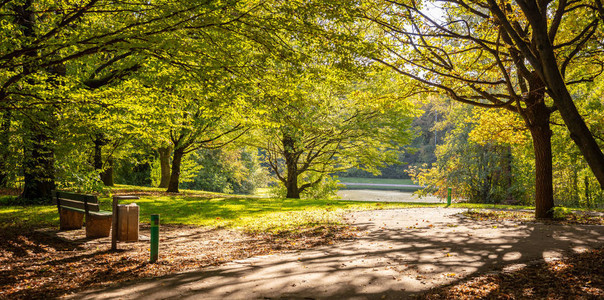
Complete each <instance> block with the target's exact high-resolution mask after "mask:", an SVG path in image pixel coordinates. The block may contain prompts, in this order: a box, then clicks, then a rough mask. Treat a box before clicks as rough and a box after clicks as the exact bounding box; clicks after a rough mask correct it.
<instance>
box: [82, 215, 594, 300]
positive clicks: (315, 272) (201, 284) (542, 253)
mask: <svg viewBox="0 0 604 300" xmlns="http://www.w3.org/2000/svg"><path fill="white" fill-rule="evenodd" d="M461 211H462V210H460V209H444V208H433V209H419V208H411V209H405V210H386V211H373V212H355V213H352V215H351V216H349V217H350V218H351V220H353V222H354V224H355V225H356V226H358V227H359V228H361V229H364V230H366V233H365V234H364V235H362V236H361V237H360V238H358V239H356V240H352V241H345V242H341V243H338V244H336V245H331V246H322V247H320V248H316V249H314V250H306V251H300V252H295V253H287V254H281V255H279V256H276V255H272V256H266V257H256V258H249V259H246V260H242V261H237V262H236V263H231V264H228V265H226V266H223V267H220V268H216V269H211V270H206V271H200V272H191V273H184V274H180V275H177V276H172V277H169V279H168V280H169V281H168V282H169V283H168V284H169V285H170V288H171V290H169V291H168V290H165V289H162V287H160V286H157V285H155V286H154V285H153V283H152V282H146V283H145V284H143V285H127V286H125V287H121V288H120V289H116V290H112V289H109V290H102V292H99V293H97V292H91V293H89V294H86V295H78V296H87V297H88V298H99V297H100V296H101V295H102V296H104V297H106V296H110V297H119V296H123V295H124V294H123V293H124V291H128V292H130V293H134V295H136V297H145V296H146V295H154V296H156V295H159V296H161V297H172V296H174V295H179V297H180V296H184V297H195V296H196V295H201V294H203V295H204V297H209V298H225V297H232V298H248V297H256V298H258V297H260V298H262V297H268V298H273V297H285V298H287V297H288V295H295V296H296V297H303V296H305V295H306V296H311V297H312V296H313V295H321V297H326V298H328V297H352V296H360V297H367V298H379V297H382V296H385V297H394V298H404V297H408V296H410V295H414V294H417V293H420V292H422V291H426V290H428V289H430V288H431V287H434V286H439V285H443V284H447V283H454V282H457V281H460V280H462V279H464V278H466V277H468V276H472V275H475V274H483V273H486V272H489V271H492V270H499V269H501V268H504V267H506V266H521V265H523V264H526V263H530V262H533V261H540V260H543V259H544V258H546V259H549V258H551V257H557V255H558V254H560V253H566V252H567V251H569V250H570V249H572V247H574V246H575V245H579V243H581V245H591V246H595V245H602V243H604V227H603V226H567V225H552V224H540V223H518V222H507V221H499V222H493V221H490V220H484V221H476V220H471V219H468V218H466V217H464V216H462V215H458V214H457V213H459V212H461ZM452 224H454V225H455V226H450V225H452ZM485 289H486V290H489V291H495V290H497V289H499V285H498V284H497V283H488V284H487V285H486V286H485ZM156 293H159V294H156ZM527 293H528V291H527Z"/></svg>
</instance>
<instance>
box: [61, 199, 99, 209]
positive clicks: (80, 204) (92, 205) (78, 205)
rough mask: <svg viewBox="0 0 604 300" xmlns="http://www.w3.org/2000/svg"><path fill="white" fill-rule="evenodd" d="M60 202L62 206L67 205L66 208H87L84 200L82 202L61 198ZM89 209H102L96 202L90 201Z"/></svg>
mask: <svg viewBox="0 0 604 300" xmlns="http://www.w3.org/2000/svg"><path fill="white" fill-rule="evenodd" d="M58 202H59V206H61V207H65V208H70V207H72V208H77V209H82V210H85V207H84V202H82V201H77V200H71V199H63V198H59V199H58ZM88 210H89V211H92V212H98V211H99V210H100V209H99V205H98V204H96V203H88Z"/></svg>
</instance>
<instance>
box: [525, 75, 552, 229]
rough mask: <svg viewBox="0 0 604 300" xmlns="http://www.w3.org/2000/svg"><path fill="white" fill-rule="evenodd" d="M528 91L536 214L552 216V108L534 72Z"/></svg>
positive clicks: (528, 125)
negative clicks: (548, 105) (533, 158)
mask: <svg viewBox="0 0 604 300" xmlns="http://www.w3.org/2000/svg"><path fill="white" fill-rule="evenodd" d="M528 81H529V86H530V92H529V93H528V95H527V98H526V99H525V103H526V106H527V107H526V109H524V117H525V120H526V125H527V127H528V129H529V131H530V133H531V137H532V139H533V151H534V152H535V217H536V218H537V219H551V218H553V210H552V209H553V208H554V186H553V172H552V169H553V167H552V140H551V139H552V131H551V129H550V124H549V119H550V116H551V113H552V110H551V109H550V108H549V107H547V105H546V104H545V85H544V83H543V81H542V80H541V79H540V78H539V76H538V75H537V73H536V72H533V74H532V76H531V78H528Z"/></svg>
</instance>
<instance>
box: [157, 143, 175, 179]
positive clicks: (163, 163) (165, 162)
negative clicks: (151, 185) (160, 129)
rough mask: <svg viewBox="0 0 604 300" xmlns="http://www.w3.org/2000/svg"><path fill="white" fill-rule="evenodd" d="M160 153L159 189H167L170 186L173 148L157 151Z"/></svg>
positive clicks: (162, 148) (163, 148)
mask: <svg viewBox="0 0 604 300" xmlns="http://www.w3.org/2000/svg"><path fill="white" fill-rule="evenodd" d="M157 152H158V153H159V166H160V168H161V174H160V181H159V187H160V188H167V187H168V185H169V184H170V154H171V153H172V146H168V147H161V148H159V149H157Z"/></svg>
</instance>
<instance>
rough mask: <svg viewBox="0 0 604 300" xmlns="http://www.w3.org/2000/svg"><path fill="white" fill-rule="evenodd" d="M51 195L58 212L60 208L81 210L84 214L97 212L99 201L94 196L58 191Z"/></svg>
mask: <svg viewBox="0 0 604 300" xmlns="http://www.w3.org/2000/svg"><path fill="white" fill-rule="evenodd" d="M52 195H53V198H54V199H55V200H56V202H57V207H58V208H59V211H60V210H61V207H62V206H63V207H72V208H77V209H83V210H84V211H85V212H86V213H88V211H93V212H98V211H99V204H98V203H99V201H98V199H97V197H96V196H93V195H85V194H76V193H70V192H60V191H53V192H52Z"/></svg>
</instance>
